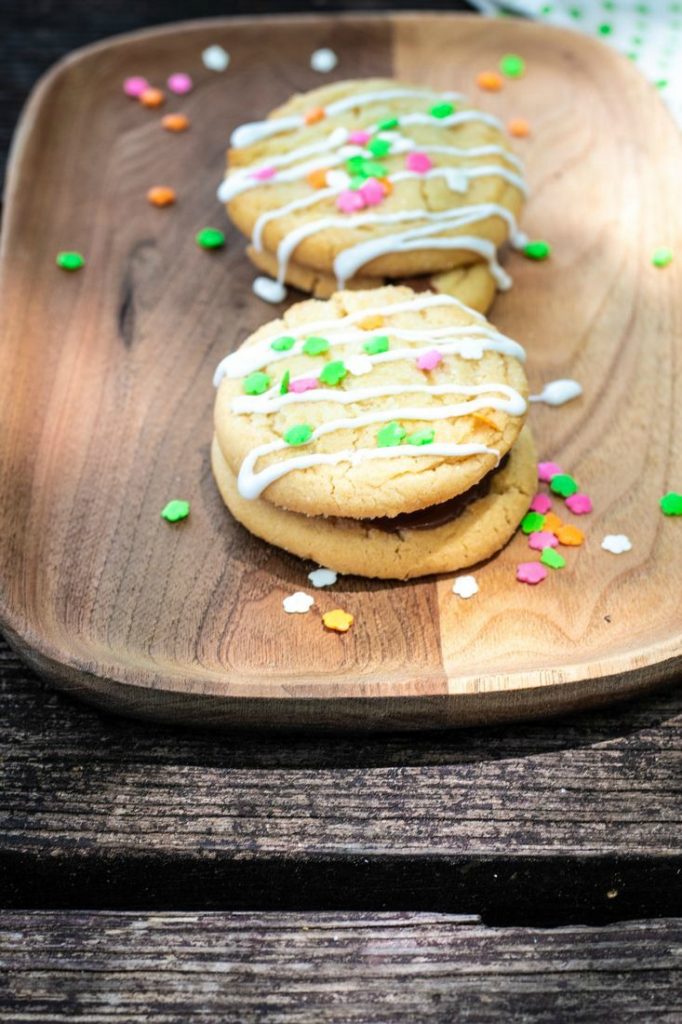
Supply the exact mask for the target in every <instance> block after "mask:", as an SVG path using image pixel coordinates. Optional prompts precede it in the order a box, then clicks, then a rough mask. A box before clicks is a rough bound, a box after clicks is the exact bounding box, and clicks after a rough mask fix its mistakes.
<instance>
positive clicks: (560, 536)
mask: <svg viewBox="0 0 682 1024" xmlns="http://www.w3.org/2000/svg"><path fill="white" fill-rule="evenodd" d="M555 537H556V539H557V540H558V541H559V543H560V544H566V545H567V547H571V548H577V547H580V545H581V544H582V542H583V541H584V540H585V534H584V533H583V531H582V530H579V529H578V527H577V526H570V525H568V524H567V525H566V526H560V527H559V529H558V530H556V531H555Z"/></svg>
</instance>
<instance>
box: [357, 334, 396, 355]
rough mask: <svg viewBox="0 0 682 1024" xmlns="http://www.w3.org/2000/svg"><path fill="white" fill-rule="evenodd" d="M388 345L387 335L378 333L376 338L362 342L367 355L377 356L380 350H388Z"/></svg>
mask: <svg viewBox="0 0 682 1024" xmlns="http://www.w3.org/2000/svg"><path fill="white" fill-rule="evenodd" d="M389 345H390V342H389V340H388V335H386V334H378V335H377V336H376V338H370V339H369V341H365V342H363V345H362V347H363V348H364V350H365V352H366V353H367V355H368V356H378V355H379V353H380V352H388V348H389Z"/></svg>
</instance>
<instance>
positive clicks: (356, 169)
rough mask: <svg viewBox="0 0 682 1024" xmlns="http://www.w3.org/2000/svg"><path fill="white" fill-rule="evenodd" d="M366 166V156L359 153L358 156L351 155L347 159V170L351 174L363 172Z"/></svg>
mask: <svg viewBox="0 0 682 1024" xmlns="http://www.w3.org/2000/svg"><path fill="white" fill-rule="evenodd" d="M364 166H365V157H364V156H361V155H360V154H359V153H358V154H356V156H349V157H348V159H347V160H346V170H347V171H348V173H349V174H361V173H362V168H363V167H364Z"/></svg>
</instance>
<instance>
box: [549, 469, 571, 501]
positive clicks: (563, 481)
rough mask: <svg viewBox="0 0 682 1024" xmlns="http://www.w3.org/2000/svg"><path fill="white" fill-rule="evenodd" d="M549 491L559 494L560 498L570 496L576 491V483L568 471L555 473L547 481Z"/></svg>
mask: <svg viewBox="0 0 682 1024" xmlns="http://www.w3.org/2000/svg"><path fill="white" fill-rule="evenodd" d="M549 489H550V491H554V493H555V494H560V495H561V497H562V498H570V497H571V495H572V494H577V493H578V485H577V483H576V482H575V480H574V479H573V477H572V476H569V475H568V473H557V474H556V475H555V476H553V477H552V479H551V480H550V481H549Z"/></svg>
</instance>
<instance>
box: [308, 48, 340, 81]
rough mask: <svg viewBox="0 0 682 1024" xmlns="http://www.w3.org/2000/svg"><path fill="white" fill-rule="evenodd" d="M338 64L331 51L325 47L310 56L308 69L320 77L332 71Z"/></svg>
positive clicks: (337, 59)
mask: <svg viewBox="0 0 682 1024" xmlns="http://www.w3.org/2000/svg"><path fill="white" fill-rule="evenodd" d="M338 63H339V58H338V57H337V56H336V54H335V53H334V51H333V50H330V49H329V48H328V47H326V46H324V47H322V49H320V50H315V51H314V52H313V53H311V54H310V67H311V68H312V69H313V71H318V72H319V73H320V74H321V75H326V74H327V73H328V72H329V71H333V70H334V68H335V67H336V65H337V64H338Z"/></svg>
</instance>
